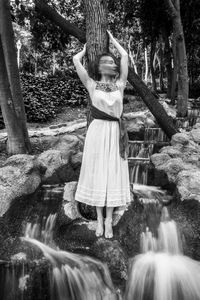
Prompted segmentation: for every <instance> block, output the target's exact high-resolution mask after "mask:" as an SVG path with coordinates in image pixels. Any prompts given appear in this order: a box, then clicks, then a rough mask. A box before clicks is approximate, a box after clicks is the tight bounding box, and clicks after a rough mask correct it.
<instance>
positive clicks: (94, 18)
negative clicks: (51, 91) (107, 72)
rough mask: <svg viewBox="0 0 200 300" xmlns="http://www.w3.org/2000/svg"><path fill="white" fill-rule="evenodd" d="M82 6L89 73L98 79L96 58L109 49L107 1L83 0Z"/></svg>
mask: <svg viewBox="0 0 200 300" xmlns="http://www.w3.org/2000/svg"><path fill="white" fill-rule="evenodd" d="M84 8H85V17H86V40H87V56H88V62H89V74H90V76H91V77H92V78H94V79H98V72H97V66H96V59H97V57H98V56H99V55H100V54H102V53H105V52H108V51H109V42H108V35H107V32H106V30H107V23H108V21H107V20H108V19H107V16H108V9H107V1H106V0H102V1H99V0H92V1H91V0H84Z"/></svg>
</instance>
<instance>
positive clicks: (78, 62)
mask: <svg viewBox="0 0 200 300" xmlns="http://www.w3.org/2000/svg"><path fill="white" fill-rule="evenodd" d="M85 53H86V44H85V45H84V47H83V50H82V51H80V52H79V53H77V54H76V55H74V56H73V63H74V65H75V67H76V71H77V74H78V76H79V78H80V80H81V81H82V83H83V84H84V86H85V87H86V88H87V89H88V85H89V83H90V81H91V80H92V79H91V78H90V77H89V75H88V72H87V70H86V69H85V68H84V66H83V64H82V59H83V57H84V55H85Z"/></svg>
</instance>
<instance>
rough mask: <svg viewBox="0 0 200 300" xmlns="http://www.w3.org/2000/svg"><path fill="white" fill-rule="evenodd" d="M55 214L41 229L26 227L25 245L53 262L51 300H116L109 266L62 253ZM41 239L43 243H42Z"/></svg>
mask: <svg viewBox="0 0 200 300" xmlns="http://www.w3.org/2000/svg"><path fill="white" fill-rule="evenodd" d="M55 221H56V214H54V215H49V217H48V218H47V220H46V222H43V226H42V227H41V226H40V225H39V224H31V223H27V225H26V228H25V236H24V237H22V238H21V240H22V241H23V242H26V243H29V244H32V245H34V246H36V247H38V248H39V249H40V250H41V251H42V253H43V255H44V257H45V258H46V259H47V260H48V261H49V262H50V264H51V268H52V272H50V281H51V292H50V294H51V296H52V299H53V300H54V299H56V300H65V299H68V300H96V299H97V300H100V299H105V300H115V299H118V298H117V296H116V295H115V292H114V287H113V285H112V280H111V277H110V274H109V270H108V268H107V266H106V265H105V264H103V263H101V262H100V261H97V260H95V259H93V258H91V257H88V256H83V255H79V254H74V253H70V252H68V251H61V250H60V249H58V247H56V246H55V244H54V242H53V229H54V226H55ZM38 239H41V240H42V242H41V241H39V240H38Z"/></svg>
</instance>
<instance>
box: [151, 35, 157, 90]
mask: <svg viewBox="0 0 200 300" xmlns="http://www.w3.org/2000/svg"><path fill="white" fill-rule="evenodd" d="M155 52H156V40H153V41H151V51H150V70H151V78H152V89H153V91H154V92H156V91H157V86H156V77H155V69H154V63H153V62H154V56H155Z"/></svg>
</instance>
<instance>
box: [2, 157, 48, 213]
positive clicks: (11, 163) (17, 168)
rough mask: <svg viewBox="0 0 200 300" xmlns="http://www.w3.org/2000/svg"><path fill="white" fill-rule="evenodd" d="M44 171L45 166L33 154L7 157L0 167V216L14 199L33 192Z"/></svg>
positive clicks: (39, 182)
mask: <svg viewBox="0 0 200 300" xmlns="http://www.w3.org/2000/svg"><path fill="white" fill-rule="evenodd" d="M44 172H45V166H42V165H40V164H39V163H38V161H37V159H36V158H35V156H31V155H27V154H18V155H13V156H11V157H10V158H8V159H7V160H6V162H5V164H4V165H3V167H2V168H0V216H2V215H4V213H5V212H6V211H7V210H8V208H9V207H10V205H11V204H12V202H13V201H14V200H15V199H17V198H20V197H25V196H27V195H30V194H32V193H34V192H35V190H36V189H37V188H38V187H39V185H40V184H41V176H42V175H43V174H44Z"/></svg>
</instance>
